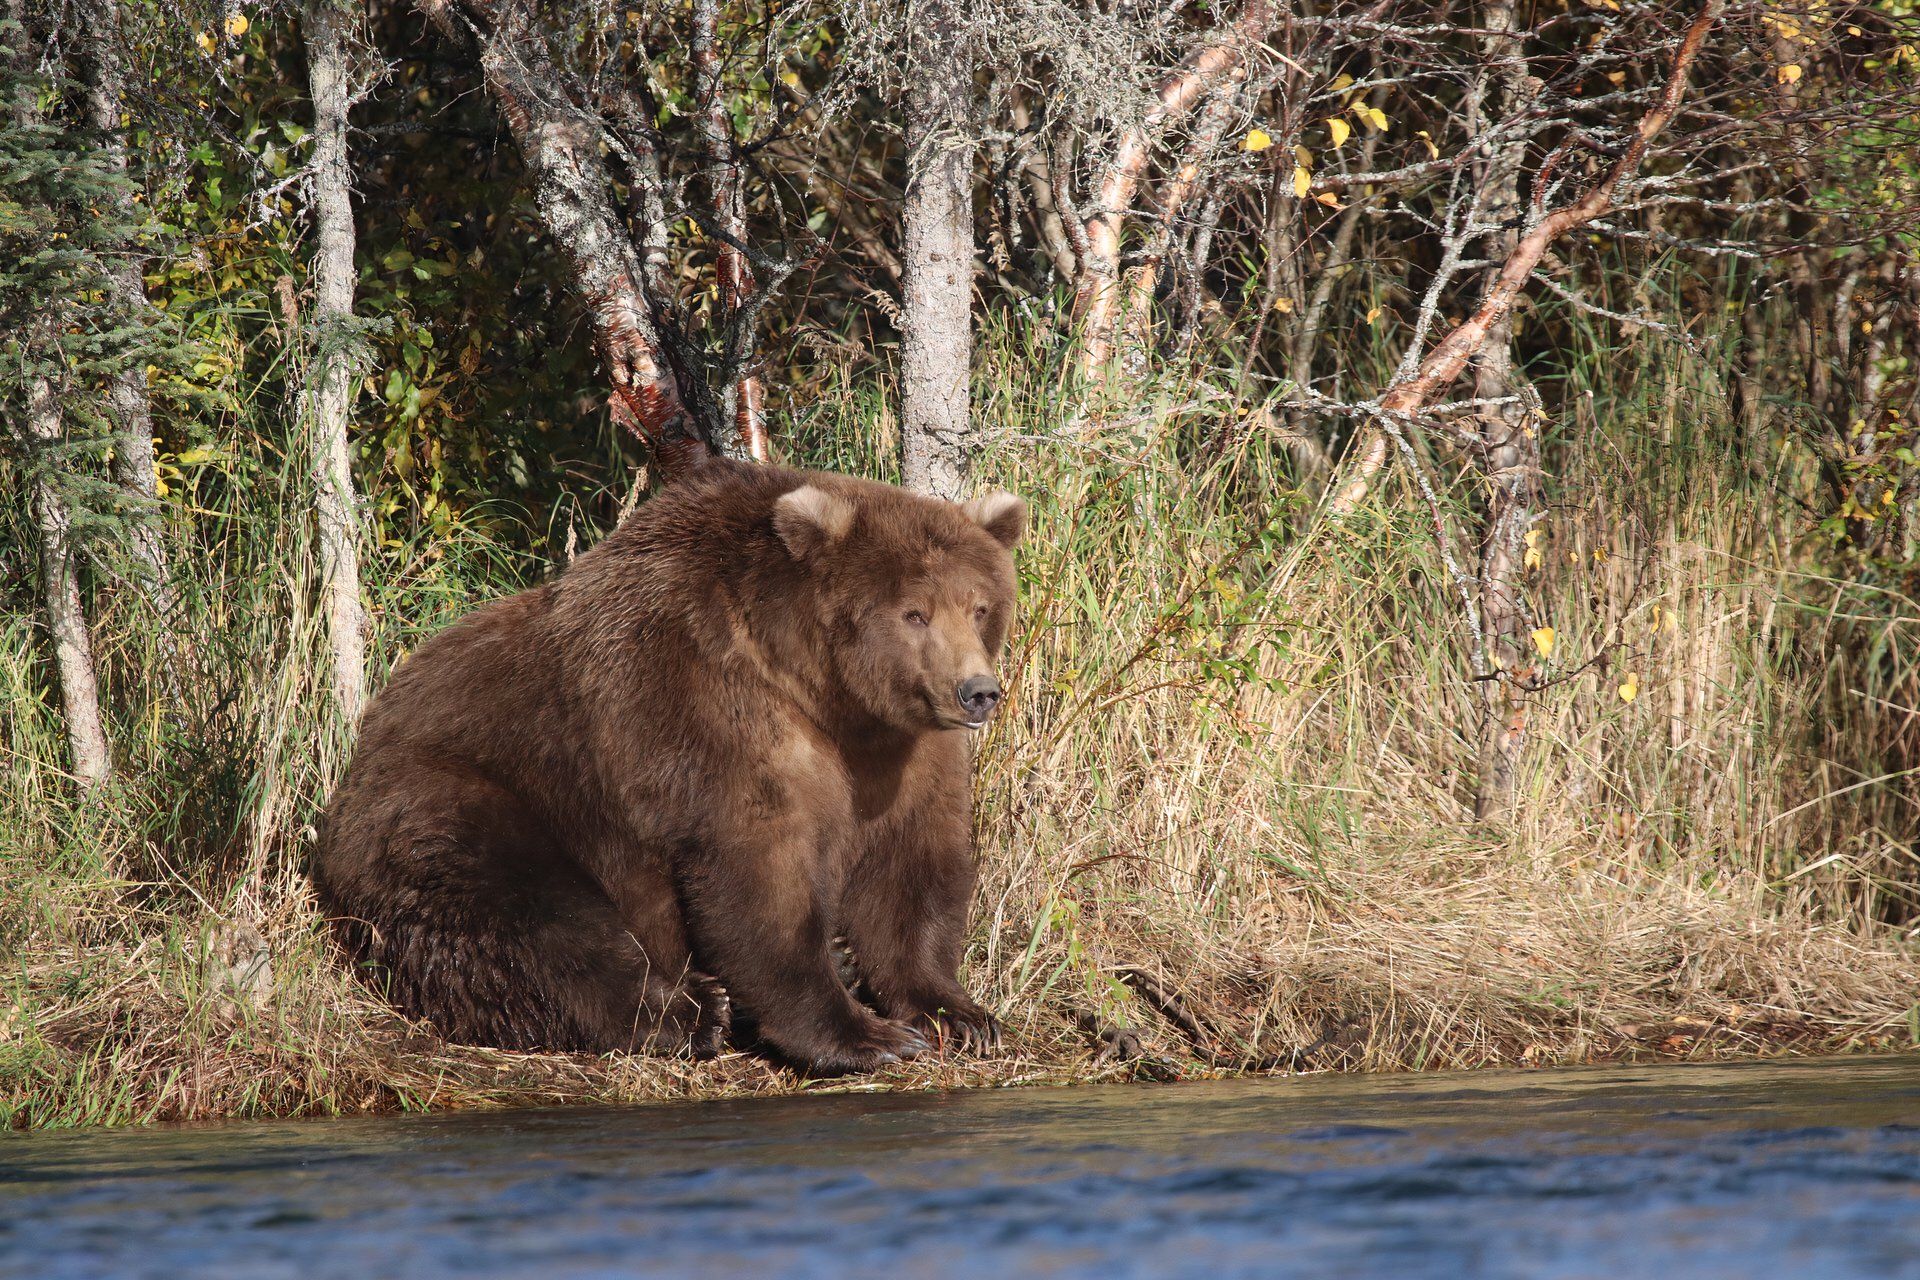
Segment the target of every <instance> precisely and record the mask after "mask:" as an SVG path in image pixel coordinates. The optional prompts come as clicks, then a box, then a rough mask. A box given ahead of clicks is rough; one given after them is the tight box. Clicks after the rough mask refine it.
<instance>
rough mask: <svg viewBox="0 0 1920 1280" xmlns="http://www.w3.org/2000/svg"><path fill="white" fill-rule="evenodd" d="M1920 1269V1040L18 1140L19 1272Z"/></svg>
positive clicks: (1667, 1272)
mask: <svg viewBox="0 0 1920 1280" xmlns="http://www.w3.org/2000/svg"><path fill="white" fill-rule="evenodd" d="M634 1275H671V1276H681V1275H685V1276H725V1277H763V1276H764V1277H777V1276H835V1277H840V1276H888V1277H902V1278H910V1277H920V1276H979V1277H989V1278H991V1277H1001V1276H1029V1275H1036V1276H1037V1275H1047V1276H1085V1277H1099V1278H1100V1280H1111V1278H1112V1277H1124V1276H1156V1277H1157V1276H1202V1277H1207V1278H1208V1280H1223V1278H1225V1277H1236V1276H1314V1277H1333V1276H1391V1277H1395V1278H1396V1280H1404V1278H1409V1277H1412V1278H1424V1277H1435V1278H1439V1277H1446V1278H1447V1280H1453V1278H1455V1277H1464V1276H1525V1277H1558V1276H1566V1277H1588V1276H1591V1277H1609V1278H1614V1277H1637V1276H1652V1277H1657V1278H1658V1280H1675V1278H1677V1277H1691V1276H1729V1277H1732V1276H1739V1277H1743V1278H1745V1277H1754V1276H1762V1277H1767V1278H1769V1280H1786V1278H1787V1277H1801V1276H1806V1277H1820V1278H1821V1280H1833V1278H1844V1277H1854V1276H1858V1277H1874V1278H1875V1280H1884V1278H1885V1277H1897V1276H1915V1277H1920V1056H1914V1057H1904V1058H1876V1059H1862V1058H1853V1059H1843V1060H1833V1061H1822V1062H1799V1063H1787V1064H1750V1065H1739V1066H1655V1067H1615V1068H1605V1069H1594V1070H1579V1071H1541V1072H1485V1073H1474V1074H1462V1075H1433V1076H1419V1077H1409V1076H1394V1077H1371V1078H1368V1077H1352V1076H1345V1077H1330V1076H1322V1077H1308V1078H1295V1079H1279V1080H1261V1081H1244V1082H1231V1083H1217V1084H1182V1085H1147V1084H1136V1085H1110V1086H1099V1087H1092V1088H1080V1089H1027V1090H1011V1091H999V1092H972V1093H952V1094H912V1095H901V1094H892V1095H879V1094H851V1095H837V1096H815V1097H800V1098H788V1099H759V1100H750V1101H740V1102H709V1103H696V1104H678V1103H676V1104H671V1105H660V1106H644V1107H629V1108H621V1109H611V1108H609V1109H583V1110H543V1111H523V1112H511V1113H494V1114H467V1115H439V1116H412V1117H398V1118H391V1119H350V1120H322V1121H303V1122H288V1123H271V1124H261V1123H249V1124H223V1125H196V1126H179V1127H169V1128H156V1129H145V1130H98V1131H91V1132H75V1133H48V1134H26V1135H23V1134H13V1135H5V1134H0V1276H6V1277H15V1276H18V1277H34V1278H35V1280H63V1278H66V1277H83V1276H84V1277H96V1276H98V1277H115V1278H116V1280H133V1278H137V1277H156V1278H158V1277H165V1278H166V1280H175V1278H176V1277H191V1278H193V1280H213V1278H215V1277H246V1278H247V1280H262V1278H267V1280H271V1278H273V1277H287V1278H288V1280H296V1278H298V1280H306V1278H308V1277H313V1278H325V1277H336V1276H337V1277H353V1278H354V1280H369V1278H372V1277H386V1276H395V1277H407V1278H408V1280H437V1278H439V1277H456V1276H457V1277H476V1278H484V1277H504V1276H514V1277H519V1276H526V1277H537V1278H538V1280H561V1278H563V1277H576V1276H634Z"/></svg>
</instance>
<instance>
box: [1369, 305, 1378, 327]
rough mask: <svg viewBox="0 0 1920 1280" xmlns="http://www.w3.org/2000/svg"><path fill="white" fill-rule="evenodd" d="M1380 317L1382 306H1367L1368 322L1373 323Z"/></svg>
mask: <svg viewBox="0 0 1920 1280" xmlns="http://www.w3.org/2000/svg"><path fill="white" fill-rule="evenodd" d="M1379 318H1380V308H1378V307H1369V308H1367V323H1368V324H1372V323H1373V322H1374V321H1376V320H1378V319H1379Z"/></svg>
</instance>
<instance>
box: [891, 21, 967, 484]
mask: <svg viewBox="0 0 1920 1280" xmlns="http://www.w3.org/2000/svg"><path fill="white" fill-rule="evenodd" d="M958 36H959V30H958V26H957V23H956V21H955V15H954V13H953V11H952V8H951V6H950V4H949V3H948V0H925V3H923V4H922V5H921V6H920V7H919V8H918V11H917V12H916V13H915V15H914V17H913V20H912V21H910V23H909V26H908V34H907V39H908V41H909V50H908V54H907V57H908V61H909V63H910V64H911V65H913V66H914V67H916V68H919V73H918V74H916V75H914V76H912V77H911V79H910V81H909V83H908V85H907V89H906V92H905V94H904V98H905V116H906V135H907V186H906V194H905V196H904V198H903V199H902V201H901V206H900V227H901V242H902V254H901V265H902V268H903V270H902V273H901V281H900V301H901V320H902V330H901V342H900V464H901V465H900V470H901V475H902V478H903V479H904V481H905V483H906V484H907V486H908V487H909V488H913V489H918V490H920V491H921V492H922V493H930V494H933V495H935V496H936V497H941V498H948V499H955V498H959V497H961V496H962V495H963V494H964V493H965V491H966V487H967V471H968V468H969V466H970V465H971V462H972V454H973V453H974V452H975V450H976V448H977V446H976V443H975V441H974V438H973V426H972V412H971V409H970V407H969V404H968V386H969V373H970V371H971V367H972V362H973V148H972V145H971V138H972V137H973V128H974V126H973V122H972V118H971V117H972V114H973V111H972V108H973V72H972V69H971V65H970V62H969V59H968V57H967V56H966V55H965V52H964V45H963V43H962V41H961V40H960V39H959V38H958Z"/></svg>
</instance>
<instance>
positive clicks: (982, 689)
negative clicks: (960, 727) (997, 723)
mask: <svg viewBox="0 0 1920 1280" xmlns="http://www.w3.org/2000/svg"><path fill="white" fill-rule="evenodd" d="M958 696H959V699H960V709H961V710H962V711H964V712H966V713H967V719H969V720H971V721H973V722H974V723H975V724H976V725H982V724H985V723H986V722H987V717H988V716H990V715H992V714H993V709H994V708H995V707H997V706H999V705H1000V682H999V681H998V680H996V679H994V678H993V677H992V676H968V677H967V678H966V679H965V680H962V681H961V682H960V689H959V691H958Z"/></svg>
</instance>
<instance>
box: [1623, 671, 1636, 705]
mask: <svg viewBox="0 0 1920 1280" xmlns="http://www.w3.org/2000/svg"><path fill="white" fill-rule="evenodd" d="M1639 696H1640V674H1639V672H1637V671H1629V672H1627V678H1626V679H1625V680H1622V681H1621V682H1620V701H1622V702H1632V701H1633V700H1634V699H1635V698H1637V697H1639Z"/></svg>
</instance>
